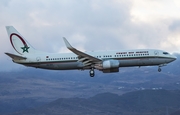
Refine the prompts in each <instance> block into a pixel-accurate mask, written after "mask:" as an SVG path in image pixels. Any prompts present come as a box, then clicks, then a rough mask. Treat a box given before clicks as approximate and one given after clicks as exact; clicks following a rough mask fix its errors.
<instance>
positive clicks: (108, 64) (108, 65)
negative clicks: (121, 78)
mask: <svg viewBox="0 0 180 115" xmlns="http://www.w3.org/2000/svg"><path fill="white" fill-rule="evenodd" d="M102 67H103V69H113V68H119V61H118V60H105V61H103V63H102Z"/></svg>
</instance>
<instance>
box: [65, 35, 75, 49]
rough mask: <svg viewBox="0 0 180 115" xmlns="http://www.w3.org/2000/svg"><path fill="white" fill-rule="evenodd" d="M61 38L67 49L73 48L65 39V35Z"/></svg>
mask: <svg viewBox="0 0 180 115" xmlns="http://www.w3.org/2000/svg"><path fill="white" fill-rule="evenodd" d="M63 40H64V43H65V44H66V47H67V48H68V49H74V48H73V47H72V46H71V44H70V43H69V42H68V41H67V39H66V38H65V37H63Z"/></svg>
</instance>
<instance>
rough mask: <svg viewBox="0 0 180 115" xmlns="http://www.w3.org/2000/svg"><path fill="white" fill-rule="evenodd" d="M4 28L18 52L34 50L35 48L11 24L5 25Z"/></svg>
mask: <svg viewBox="0 0 180 115" xmlns="http://www.w3.org/2000/svg"><path fill="white" fill-rule="evenodd" d="M6 30H7V33H8V36H9V38H10V42H11V45H12V47H13V48H14V50H15V51H16V52H17V53H18V54H20V55H25V54H28V53H35V52H36V50H35V49H34V48H33V47H32V46H31V45H30V44H29V43H28V42H27V41H26V40H25V39H24V37H23V36H22V35H21V34H20V33H19V32H18V31H17V30H16V29H15V28H14V27H13V26H6Z"/></svg>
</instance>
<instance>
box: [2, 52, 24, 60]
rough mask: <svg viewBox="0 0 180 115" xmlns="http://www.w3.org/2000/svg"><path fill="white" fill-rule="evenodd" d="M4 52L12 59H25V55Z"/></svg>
mask: <svg viewBox="0 0 180 115" xmlns="http://www.w3.org/2000/svg"><path fill="white" fill-rule="evenodd" d="M5 54H6V55H8V56H9V57H11V58H12V59H19V60H22V59H27V58H26V57H22V56H19V55H15V54H11V53H5Z"/></svg>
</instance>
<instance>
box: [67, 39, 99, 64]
mask: <svg viewBox="0 0 180 115" xmlns="http://www.w3.org/2000/svg"><path fill="white" fill-rule="evenodd" d="M63 39H64V42H65V44H66V47H67V48H68V49H69V50H71V51H72V52H73V53H75V54H76V55H78V56H81V57H84V59H88V60H91V61H92V62H100V61H102V60H100V59H98V58H95V57H93V56H91V55H89V54H86V53H84V52H81V51H79V50H77V49H75V48H74V47H72V46H71V45H70V43H69V42H68V41H67V39H66V38H65V37H63ZM84 59H82V61H83V60H84ZM80 60H81V59H80Z"/></svg>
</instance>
